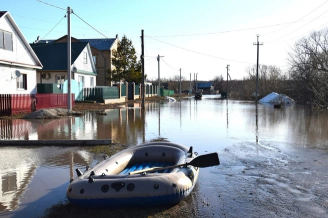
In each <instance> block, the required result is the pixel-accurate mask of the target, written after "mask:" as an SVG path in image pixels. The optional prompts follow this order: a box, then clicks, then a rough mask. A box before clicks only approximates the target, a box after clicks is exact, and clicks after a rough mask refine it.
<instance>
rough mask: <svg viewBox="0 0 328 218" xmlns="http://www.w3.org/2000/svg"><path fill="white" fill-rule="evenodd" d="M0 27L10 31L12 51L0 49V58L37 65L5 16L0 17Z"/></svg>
mask: <svg viewBox="0 0 328 218" xmlns="http://www.w3.org/2000/svg"><path fill="white" fill-rule="evenodd" d="M0 29H2V30H5V31H7V32H11V33H12V37H13V51H8V50H4V49H0V60H3V61H9V62H15V63H20V64H27V65H31V66H35V65H37V64H36V63H35V61H34V59H33V58H32V56H31V54H30V53H29V52H28V49H27V48H26V46H25V44H24V43H23V42H22V40H21V38H20V37H19V36H18V34H17V32H16V31H15V29H14V27H13V26H12V25H11V23H10V22H9V20H8V19H7V17H6V16H5V17H4V19H0Z"/></svg>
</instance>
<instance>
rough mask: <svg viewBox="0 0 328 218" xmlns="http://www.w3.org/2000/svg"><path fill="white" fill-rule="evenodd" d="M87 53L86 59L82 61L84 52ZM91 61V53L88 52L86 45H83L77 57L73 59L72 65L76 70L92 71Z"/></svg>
mask: <svg viewBox="0 0 328 218" xmlns="http://www.w3.org/2000/svg"><path fill="white" fill-rule="evenodd" d="M85 53H86V54H87V61H86V62H85V61H84V54H85ZM91 62H93V60H92V54H90V53H89V52H88V47H85V48H84V49H83V51H82V52H81V54H80V55H79V57H78V58H77V59H76V60H75V62H74V63H73V66H75V67H76V68H77V69H78V70H82V71H86V72H90V73H94V72H93V69H92V65H91Z"/></svg>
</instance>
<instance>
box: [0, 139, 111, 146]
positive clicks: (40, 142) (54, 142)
mask: <svg viewBox="0 0 328 218" xmlns="http://www.w3.org/2000/svg"><path fill="white" fill-rule="evenodd" d="M111 143H112V140H111V139H99V140H98V139H91V140H70V139H68V140H0V145H2V146H15V145H19V146H51V145H56V146H84V145H109V144H111Z"/></svg>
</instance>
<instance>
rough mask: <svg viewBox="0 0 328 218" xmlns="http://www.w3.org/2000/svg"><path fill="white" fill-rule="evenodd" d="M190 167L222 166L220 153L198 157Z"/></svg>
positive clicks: (191, 162)
mask: <svg viewBox="0 0 328 218" xmlns="http://www.w3.org/2000/svg"><path fill="white" fill-rule="evenodd" d="M188 165H192V166H194V167H200V168H203V167H211V166H216V165H220V160H219V155H218V153H216V152H215V153H210V154H204V155H200V156H198V157H196V158H195V159H193V160H192V161H190V163H189V164H188Z"/></svg>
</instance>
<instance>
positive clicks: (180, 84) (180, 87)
mask: <svg viewBox="0 0 328 218" xmlns="http://www.w3.org/2000/svg"><path fill="white" fill-rule="evenodd" d="M179 95H180V98H181V68H180V89H179Z"/></svg>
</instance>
